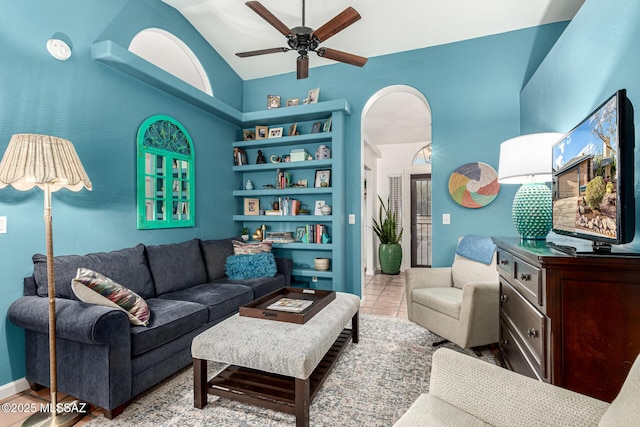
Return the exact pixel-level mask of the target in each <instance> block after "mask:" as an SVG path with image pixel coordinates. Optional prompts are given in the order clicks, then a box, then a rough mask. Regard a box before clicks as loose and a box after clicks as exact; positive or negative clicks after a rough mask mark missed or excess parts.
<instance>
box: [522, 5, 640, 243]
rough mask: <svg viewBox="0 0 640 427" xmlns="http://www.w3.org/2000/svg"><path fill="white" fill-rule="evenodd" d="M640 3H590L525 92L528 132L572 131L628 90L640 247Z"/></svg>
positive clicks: (525, 130)
mask: <svg viewBox="0 0 640 427" xmlns="http://www.w3.org/2000/svg"><path fill="white" fill-rule="evenodd" d="M639 22H640V2H638V1H637V0H610V1H606V2H603V1H597V0H587V1H586V2H585V4H584V5H583V6H582V8H581V9H580V10H579V12H578V14H577V15H576V16H575V18H574V19H573V20H572V21H571V23H570V24H569V26H568V27H567V30H566V31H565V32H564V34H563V35H562V37H561V38H560V39H559V40H558V42H557V43H556V44H555V46H554V47H553V49H552V50H551V52H550V53H549V55H548V56H547V57H546V58H545V60H544V62H543V63H542V64H541V66H540V67H539V69H538V70H537V72H536V73H535V75H534V76H533V77H532V78H531V80H530V81H529V83H528V84H527V85H526V86H525V88H524V89H523V91H522V97H521V103H522V112H521V115H522V131H523V133H530V132H537V131H541V130H553V131H559V132H567V131H569V130H571V129H572V128H573V127H574V126H576V125H577V124H578V123H579V122H580V121H581V120H582V119H584V118H585V117H586V116H587V115H588V114H589V113H590V112H591V111H593V109H595V108H596V107H597V106H598V105H600V104H601V103H602V102H604V101H605V100H606V99H607V98H608V97H609V96H611V95H613V93H614V92H615V91H616V90H618V89H622V88H626V89H627V97H628V98H629V99H630V100H631V102H632V103H633V104H634V110H635V135H636V149H635V164H636V167H635V183H636V184H635V189H636V190H635V197H636V218H637V219H636V238H635V240H634V241H633V242H632V243H631V244H629V245H628V246H629V247H632V248H635V249H638V248H640V233H638V230H640V220H639V219H638V218H640V215H638V213H640V194H639V190H640V185H639V184H638V179H639V178H640V155H638V148H639V147H640V138H639V135H640V78H639V76H640V45H639V44H638V40H640V25H639V24H638V23H639Z"/></svg>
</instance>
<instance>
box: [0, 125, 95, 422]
mask: <svg viewBox="0 0 640 427" xmlns="http://www.w3.org/2000/svg"><path fill="white" fill-rule="evenodd" d="M7 185H11V186H12V187H13V188H15V189H16V190H20V191H27V190H30V189H32V188H33V187H34V186H38V187H40V188H41V189H42V190H43V191H44V223H45V234H46V246H47V284H48V296H49V389H50V392H51V404H50V412H38V413H36V414H34V415H32V416H31V417H29V418H27V420H26V421H25V422H24V424H23V425H24V426H70V425H73V424H75V423H76V422H77V421H78V420H79V419H80V418H81V417H82V415H83V414H81V413H78V412H66V411H63V412H57V406H58V405H57V403H58V402H57V397H56V395H57V373H56V369H57V367H56V300H55V275H54V269H53V232H52V227H51V192H53V191H58V190H60V189H61V188H68V189H69V190H71V191H80V190H81V189H82V188H83V187H86V188H87V189H88V190H91V181H90V180H89V177H88V176H87V174H86V172H85V171H84V168H83V167H82V163H80V159H79V158H78V155H77V154H76V150H75V149H74V148H73V144H72V143H71V142H70V141H67V140H66V139H62V138H56V137H54V136H47V135H35V134H16V135H13V136H12V137H11V141H9V146H8V147H7V150H6V152H5V154H4V157H3V158H2V161H1V162H0V188H4V187H6V186H7Z"/></svg>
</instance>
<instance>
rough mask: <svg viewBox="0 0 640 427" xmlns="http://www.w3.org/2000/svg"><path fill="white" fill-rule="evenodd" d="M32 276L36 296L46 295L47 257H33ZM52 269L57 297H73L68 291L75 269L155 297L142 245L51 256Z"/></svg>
mask: <svg viewBox="0 0 640 427" xmlns="http://www.w3.org/2000/svg"><path fill="white" fill-rule="evenodd" d="M32 259H33V277H34V279H35V281H36V286H37V291H38V295H39V296H41V297H46V296H47V257H46V255H42V254H36V255H34V256H33V258H32ZM53 264H54V268H55V286H56V297H58V298H67V299H76V297H75V295H74V294H73V292H72V291H71V280H73V278H74V277H76V273H77V272H78V268H88V269H90V270H93V271H96V272H98V273H100V274H102V275H104V276H107V277H109V278H110V279H112V280H114V281H116V282H117V283H119V284H121V285H122V286H124V287H125V288H127V289H130V290H132V291H133V292H135V293H136V294H138V295H140V296H141V297H142V298H145V299H147V298H152V297H153V296H155V290H154V287H153V279H152V278H151V272H150V271H149V267H148V266H147V260H146V258H145V256H144V246H143V245H138V246H136V247H134V248H127V249H121V250H118V251H113V252H97V253H91V254H87V255H63V256H56V257H54V258H53Z"/></svg>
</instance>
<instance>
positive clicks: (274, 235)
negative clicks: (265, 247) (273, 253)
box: [262, 231, 294, 243]
mask: <svg viewBox="0 0 640 427" xmlns="http://www.w3.org/2000/svg"><path fill="white" fill-rule="evenodd" d="M262 241H263V242H272V243H293V242H294V240H293V233H291V232H290V231H267V235H266V236H265V237H264V239H263V240H262Z"/></svg>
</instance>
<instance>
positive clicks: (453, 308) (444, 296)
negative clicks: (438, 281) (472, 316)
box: [412, 287, 462, 319]
mask: <svg viewBox="0 0 640 427" xmlns="http://www.w3.org/2000/svg"><path fill="white" fill-rule="evenodd" d="M412 295H413V302H415V303H418V304H420V305H423V306H425V307H428V308H430V309H432V310H435V311H437V312H439V313H442V314H445V315H447V316H449V317H453V318H454V319H459V318H460V306H461V304H462V289H458V288H454V287H451V288H421V289H414V290H413V293H412Z"/></svg>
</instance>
